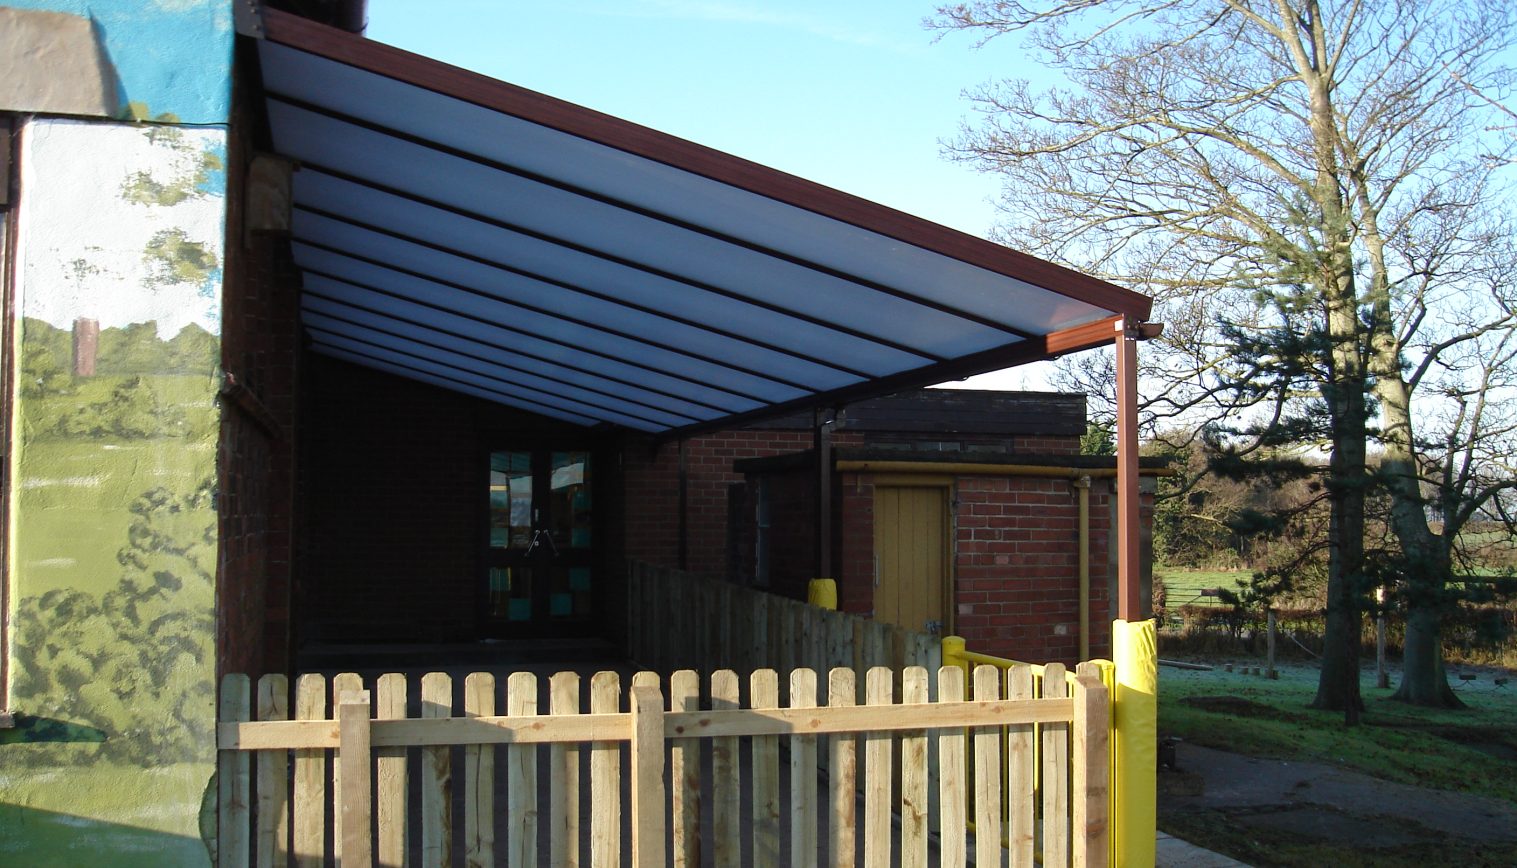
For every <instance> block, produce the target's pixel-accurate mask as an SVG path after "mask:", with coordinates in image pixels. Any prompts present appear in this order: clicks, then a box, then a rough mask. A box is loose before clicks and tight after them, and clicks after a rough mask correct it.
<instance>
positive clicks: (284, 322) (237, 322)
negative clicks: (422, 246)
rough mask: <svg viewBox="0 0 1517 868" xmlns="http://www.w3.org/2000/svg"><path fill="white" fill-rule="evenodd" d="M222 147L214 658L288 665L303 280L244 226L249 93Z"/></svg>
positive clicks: (247, 664)
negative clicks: (234, 387) (237, 390)
mask: <svg viewBox="0 0 1517 868" xmlns="http://www.w3.org/2000/svg"><path fill="white" fill-rule="evenodd" d="M235 112H236V114H237V119H236V120H234V122H233V124H232V129H233V130H234V131H236V132H235V134H234V135H233V136H232V138H231V141H230V142H229V145H228V161H227V176H228V184H227V241H226V263H225V276H226V277H225V282H224V285H223V289H222V329H221V364H222V369H223V371H224V372H225V373H226V374H227V375H229V377H230V378H232V379H233V380H235V382H236V383H238V384H240V386H241V392H242V398H241V400H234V399H233V398H231V397H227V398H224V399H223V400H222V410H221V435H220V445H219V452H218V456H217V473H218V480H217V482H218V490H219V498H218V503H217V516H218V524H219V527H218V535H219V538H220V562H219V564H218V569H217V577H216V612H217V637H216V638H217V642H216V647H217V654H216V659H217V668H218V677H219V675H220V674H223V673H226V672H245V673H249V674H250V675H253V676H254V677H256V676H257V675H258V674H260V673H263V672H284V671H286V670H287V669H288V666H289V648H290V632H289V628H290V574H291V563H292V554H293V552H292V544H291V540H292V536H293V515H292V491H293V474H294V440H293V438H294V436H295V431H296V426H295V382H296V371H297V364H298V358H299V355H300V353H299V346H300V336H299V322H298V306H299V300H298V287H299V276H298V275H297V274H296V272H295V270H294V267H293V263H292V261H291V258H290V251H289V244H288V242H287V241H285V240H284V239H282V238H278V237H274V236H268V235H253V236H245V233H244V230H243V223H242V214H243V203H244V202H245V201H246V195H247V190H246V189H245V183H244V179H245V173H246V166H247V163H248V162H249V160H251V158H252V148H251V146H250V144H249V141H248V137H249V135H250V134H249V132H248V131H249V130H251V129H252V124H251V123H250V120H251V119H250V117H249V109H248V105H247V103H246V101H245V100H244V99H242V94H241V92H240V91H239V99H238V100H237V105H236V108H235Z"/></svg>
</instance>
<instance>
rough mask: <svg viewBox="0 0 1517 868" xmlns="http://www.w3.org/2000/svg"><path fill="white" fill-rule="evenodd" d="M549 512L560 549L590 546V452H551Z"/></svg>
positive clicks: (554, 538)
mask: <svg viewBox="0 0 1517 868" xmlns="http://www.w3.org/2000/svg"><path fill="white" fill-rule="evenodd" d="M550 487H551V489H552V490H551V492H550V495H549V497H550V506H549V508H548V514H549V516H550V517H551V519H552V522H553V525H552V527H551V528H550V530H551V531H552V532H553V543H554V545H555V546H556V547H557V548H558V549H559V550H561V551H562V550H566V549H587V548H589V547H590V453H588V452H554V453H553V475H552V477H551V482H550Z"/></svg>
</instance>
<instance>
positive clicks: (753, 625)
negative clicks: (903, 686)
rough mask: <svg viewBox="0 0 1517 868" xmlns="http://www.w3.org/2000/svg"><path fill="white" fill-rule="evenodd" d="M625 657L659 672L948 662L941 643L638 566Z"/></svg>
mask: <svg viewBox="0 0 1517 868" xmlns="http://www.w3.org/2000/svg"><path fill="white" fill-rule="evenodd" d="M626 611H627V653H628V656H630V657H631V658H632V659H633V660H634V661H636V662H637V663H638V664H639V665H641V666H644V667H646V668H648V669H652V670H655V671H658V672H665V673H667V672H673V671H675V670H677V669H698V670H706V669H735V670H737V671H739V672H749V671H752V670H755V669H765V668H771V669H777V670H779V671H781V672H789V671H790V670H792V669H812V670H815V671H817V672H826V671H829V670H832V669H835V668H837V667H845V668H849V669H852V670H854V672H855V673H857V677H858V679H859V680H860V682H862V681H863V679H864V673H865V672H867V671H868V670H869V669H870V668H871V667H874V666H887V667H889V668H891V669H895V670H898V671H899V670H902V669H905V668H906V667H908V666H922V667H925V668H926V669H927V670H928V671H932V672H935V671H937V668H938V667H939V666H940V665H942V663H943V653H942V648H941V647H940V640H939V638H938V637H937V636H933V635H931V634H928V633H918V632H915V631H912V630H907V629H904V628H902V627H897V626H895V625H893V624H886V623H884V622H882V621H874V620H871V619H869V618H865V617H862V616H859V615H854V614H850V613H848V612H838V611H833V610H830V609H823V608H820V607H818V606H813V605H810V604H808V603H805V602H803V601H801V600H792V599H790V598H788V597H781V596H778V595H776V594H770V593H767V592H765V591H762V590H759V589H757V588H748V587H744V586H742V585H734V584H732V583H730V582H724V581H720V580H718V579H711V578H706V577H702V576H698V575H695V574H692V573H684V572H680V571H678V570H671V569H668V568H665V567H656V566H652V565H650V564H644V563H638V562H633V563H631V564H630V566H629V572H628V578H627V608H626Z"/></svg>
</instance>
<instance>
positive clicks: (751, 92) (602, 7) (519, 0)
mask: <svg viewBox="0 0 1517 868" xmlns="http://www.w3.org/2000/svg"><path fill="white" fill-rule="evenodd" d="M931 12H932V5H931V0H925V2H898V0H869V2H862V0H831V2H825V3H817V2H810V3H805V2H792V0H586V2H576V0H567V2H558V3H547V2H542V0H536V2H524V0H442V2H438V0H370V3H369V30H368V34H367V35H368V36H369V37H370V38H372V39H376V40H379V41H381V42H387V43H390V44H392V45H396V46H399V47H401V48H405V49H408V50H411V51H415V52H418V53H420V54H425V55H428V56H431V57H435V58H438V59H440V60H444V61H447V62H449V63H452V64H455V65H458V66H462V67H465V68H468V69H472V70H475V71H477V72H481V73H484V74H486V75H489V76H491V77H494V78H499V79H503V80H505V81H510V82H512V83H515V84H519V85H521V86H523V87H528V88H531V89H533V90H537V91H541V92H543V93H547V94H550V95H552V96H556V97H559V98H561V99H565V100H568V101H570V102H574V103H578V104H580V105H584V106H588V107H590V108H593V109H597V110H599V111H603V112H607V113H609V114H612V115H616V116H618V117H622V118H626V119H627V120H631V121H635V122H637V123H640V124H644V125H646V126H650V127H653V128H655V129H658V130H662V131H664V132H667V133H672V134H674V135H677V136H680V137H682V138H686V139H690V140H692V141H696V142H699V143H701V144H703V145H708V146H710V147H714V148H717V149H719V150H722V151H727V152H729V153H733V154H737V155H739V156H742V157H746V158H748V159H751V160H755V161H757V162H760V163H763V164H765V165H769V166H773V167H774V168H777V169H781V170H784V171H786V172H790V173H792V174H796V175H800V176H802V177H804V178H808V179H810V180H813V181H817V182H819V183H823V184H827V185H828V186H832V187H837V188H839V189H842V190H846V191H847V192H850V193H854V194H856V195H860V196H863V197H865V198H867V199H872V200H874V201H877V202H880V203H883V204H886V205H890V206H892V207H895V208H899V209H901V210H903V211H907V212H910V213H912V214H916V215H918V216H921V217H925V218H927V219H929V220H934V221H937V222H939V223H944V224H947V225H949V226H953V227H954V228H957V229H961V230H963V231H965V232H969V233H971V234H974V235H980V236H983V235H985V234H986V232H987V231H988V230H989V228H990V226H991V223H992V221H993V220H994V217H995V212H994V207H993V206H992V205H991V204H990V201H989V200H990V198H991V197H992V196H993V195H994V193H995V187H996V185H995V181H994V179H993V178H991V177H989V176H986V175H982V174H979V173H977V172H974V171H971V170H970V169H968V168H967V167H964V166H961V165H957V164H954V163H951V162H949V161H947V160H946V159H944V158H943V156H942V154H941V148H940V145H939V140H941V139H946V138H952V137H953V136H954V135H955V133H956V131H957V130H958V127H959V124H960V121H961V119H962V118H964V117H965V116H966V114H967V113H968V112H969V105H968V103H967V102H966V101H965V100H964V99H963V98H962V96H961V91H962V90H963V89H964V88H965V87H969V86H972V85H974V84H976V83H978V82H981V81H984V80H986V79H989V78H992V77H997V76H1000V77H1007V76H1015V75H1017V74H1019V71H1020V72H1021V73H1025V71H1026V64H1025V62H1024V61H1023V59H1022V58H1021V56H1020V53H1019V52H1018V50H1017V48H1016V46H1015V45H1014V44H1013V43H1011V42H1010V41H1006V42H1004V43H992V44H991V45H990V46H988V47H986V48H984V49H980V50H978V51H976V50H974V48H973V46H972V41H971V40H970V39H969V38H967V37H965V36H963V35H959V34H952V35H949V36H948V37H947V38H945V39H943V40H941V41H939V42H936V43H934V41H933V34H932V33H930V32H928V31H927V30H925V29H923V27H922V25H921V22H922V19H923V18H924V17H925V16H927V15H928V14H930V13H931Z"/></svg>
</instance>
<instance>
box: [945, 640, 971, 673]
mask: <svg viewBox="0 0 1517 868" xmlns="http://www.w3.org/2000/svg"><path fill="white" fill-rule="evenodd" d="M941 644H942V646H943V665H944V666H957V667H959V668H960V669H962V670H964V672H965V673H966V677H967V673H968V672H969V661H968V660H965V659H964V640H963V638H962V637H959V636H944V637H943V641H942V643H941Z"/></svg>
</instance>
